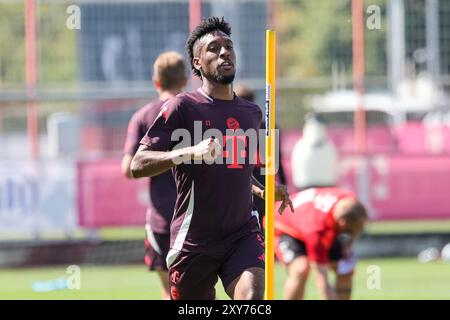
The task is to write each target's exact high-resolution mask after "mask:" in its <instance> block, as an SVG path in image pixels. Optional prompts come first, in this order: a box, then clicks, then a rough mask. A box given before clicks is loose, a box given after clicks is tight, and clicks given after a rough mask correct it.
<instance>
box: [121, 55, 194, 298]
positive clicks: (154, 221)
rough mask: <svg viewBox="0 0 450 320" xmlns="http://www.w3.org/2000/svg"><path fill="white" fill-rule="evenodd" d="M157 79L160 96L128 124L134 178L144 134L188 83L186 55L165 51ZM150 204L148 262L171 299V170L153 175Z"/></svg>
mask: <svg viewBox="0 0 450 320" xmlns="http://www.w3.org/2000/svg"><path fill="white" fill-rule="evenodd" d="M153 83H154V86H155V88H156V90H157V92H158V96H159V97H158V99H157V100H155V101H152V102H150V103H149V104H148V105H146V106H144V107H143V108H141V109H139V110H138V111H136V113H135V114H134V115H133V116H132V118H131V120H130V122H129V124H128V132H127V137H126V141H125V147H124V156H123V159H122V173H123V174H124V175H125V176H126V177H127V178H130V179H131V178H133V176H132V175H131V171H130V164H131V160H132V159H133V156H134V154H135V153H136V151H137V149H138V148H139V145H140V141H141V139H142V137H143V136H144V135H145V133H146V132H147V130H148V128H150V126H151V125H152V124H153V122H154V121H155V119H156V117H157V116H158V114H159V113H160V111H161V106H162V105H163V104H164V102H165V101H167V100H168V99H169V98H172V97H174V96H175V95H177V94H178V93H180V92H181V90H182V89H183V88H184V87H185V85H186V83H187V76H186V68H185V63H184V60H183V57H182V56H181V55H180V54H179V53H176V52H165V53H162V54H161V55H159V56H158V58H157V59H156V60H155V62H154V64H153ZM149 192H150V204H149V206H148V208H147V215H146V225H145V230H146V233H147V238H146V240H145V247H146V254H145V263H146V264H147V266H148V269H149V270H152V271H156V272H158V274H159V277H160V279H161V284H162V297H163V299H169V276H168V269H167V265H166V257H167V253H168V251H169V242H170V221H171V220H172V215H173V210H174V206H175V200H176V197H177V189H176V185H175V180H174V179H173V176H172V174H171V173H170V171H166V172H164V173H162V174H160V175H158V176H154V177H152V178H151V179H150V184H149Z"/></svg>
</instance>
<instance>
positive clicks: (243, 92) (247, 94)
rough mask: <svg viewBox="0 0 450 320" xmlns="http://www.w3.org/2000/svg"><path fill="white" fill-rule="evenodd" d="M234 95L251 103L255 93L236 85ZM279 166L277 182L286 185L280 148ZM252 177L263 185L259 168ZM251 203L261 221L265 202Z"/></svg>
mask: <svg viewBox="0 0 450 320" xmlns="http://www.w3.org/2000/svg"><path fill="white" fill-rule="evenodd" d="M234 93H236V95H237V96H238V97H241V98H243V99H245V100H248V101H251V102H255V93H254V92H253V90H252V89H250V88H249V87H248V86H246V85H243V84H241V85H238V86H236V88H235V89H234ZM261 129H263V130H265V129H266V126H265V123H264V122H263V123H262V125H261ZM279 144H280V146H281V136H280V140H279ZM278 158H279V166H278V172H277V178H278V182H279V183H280V184H281V185H286V182H287V181H286V174H285V172H284V167H283V163H282V158H283V157H282V155H281V148H280V153H279V157H278ZM253 177H254V178H255V179H256V180H257V181H258V182H259V183H260V184H261V185H263V186H264V185H265V176H264V175H262V174H261V168H260V167H259V166H256V167H255V169H254V170H253ZM253 203H254V205H255V208H256V210H257V211H258V213H259V220H260V221H263V217H264V215H265V202H264V200H263V199H261V198H260V197H254V199H253Z"/></svg>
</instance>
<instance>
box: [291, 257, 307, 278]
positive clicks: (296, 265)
mask: <svg viewBox="0 0 450 320" xmlns="http://www.w3.org/2000/svg"><path fill="white" fill-rule="evenodd" d="M288 269H289V275H291V276H294V277H307V276H308V274H309V271H310V266H309V262H308V260H307V259H306V258H298V259H295V260H294V261H293V262H292V263H291V264H290V265H289V268H288Z"/></svg>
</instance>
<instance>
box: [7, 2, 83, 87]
mask: <svg viewBox="0 0 450 320" xmlns="http://www.w3.org/2000/svg"><path fill="white" fill-rule="evenodd" d="M36 8H37V10H36V11H37V12H36V19H37V59H38V62H37V63H38V81H39V82H40V83H48V82H73V81H75V80H76V76H77V61H76V54H77V52H76V50H77V47H76V32H77V31H76V30H70V29H68V28H67V27H66V19H67V16H68V15H67V13H66V8H67V5H66V4H64V3H54V2H51V3H45V4H42V3H39V2H38V3H37V6H36ZM24 32H25V31H24V12H23V2H22V1H17V2H6V3H0V81H1V83H2V84H3V85H17V84H20V85H23V84H24V83H25V44H24V37H25V36H24Z"/></svg>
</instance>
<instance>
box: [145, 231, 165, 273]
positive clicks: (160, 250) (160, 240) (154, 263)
mask: <svg viewBox="0 0 450 320" xmlns="http://www.w3.org/2000/svg"><path fill="white" fill-rule="evenodd" d="M146 233H147V239H145V241H144V243H145V259H144V261H145V264H146V265H147V267H148V270H150V271H168V268H167V263H166V257H167V253H168V252H169V246H170V234H168V233H165V234H162V233H156V232H153V231H151V230H149V229H146Z"/></svg>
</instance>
